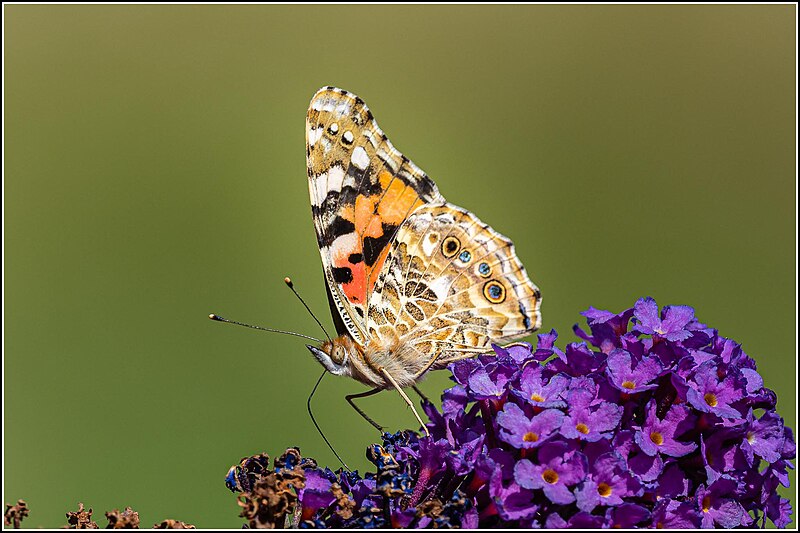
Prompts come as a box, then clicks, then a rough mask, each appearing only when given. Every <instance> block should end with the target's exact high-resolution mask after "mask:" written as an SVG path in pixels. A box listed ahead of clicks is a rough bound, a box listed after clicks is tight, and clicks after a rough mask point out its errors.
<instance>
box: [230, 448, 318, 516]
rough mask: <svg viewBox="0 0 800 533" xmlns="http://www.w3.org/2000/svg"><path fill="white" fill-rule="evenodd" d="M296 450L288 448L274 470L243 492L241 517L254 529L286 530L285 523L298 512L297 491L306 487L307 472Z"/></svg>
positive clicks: (240, 500) (277, 460)
mask: <svg viewBox="0 0 800 533" xmlns="http://www.w3.org/2000/svg"><path fill="white" fill-rule="evenodd" d="M301 461H302V458H301V456H300V451H299V450H298V449H297V448H289V449H287V450H286V453H284V454H283V455H282V456H280V457H279V458H278V459H276V460H275V470H274V471H271V470H270V471H266V472H265V473H263V474H262V475H260V476H259V477H258V479H256V480H255V484H254V485H253V488H252V490H251V491H246V492H242V493H241V494H240V495H239V498H238V503H239V506H240V507H241V508H242V511H241V513H240V515H239V516H241V517H243V518H245V519H247V521H248V523H249V526H250V527H251V528H261V529H274V528H283V527H285V526H286V519H287V517H288V516H290V515H292V514H293V513H294V511H295V505H296V504H297V491H298V490H300V489H302V488H303V487H304V486H305V472H304V471H303V468H302V467H301V466H300V463H301Z"/></svg>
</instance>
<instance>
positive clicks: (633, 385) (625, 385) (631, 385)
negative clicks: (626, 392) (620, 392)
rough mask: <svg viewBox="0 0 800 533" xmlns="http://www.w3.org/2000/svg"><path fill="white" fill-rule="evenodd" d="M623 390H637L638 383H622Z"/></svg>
mask: <svg viewBox="0 0 800 533" xmlns="http://www.w3.org/2000/svg"><path fill="white" fill-rule="evenodd" d="M622 388H623V389H635V388H636V383H634V382H633V381H630V380H629V381H623V382H622Z"/></svg>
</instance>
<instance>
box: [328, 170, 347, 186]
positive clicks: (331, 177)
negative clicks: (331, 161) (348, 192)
mask: <svg viewBox="0 0 800 533" xmlns="http://www.w3.org/2000/svg"><path fill="white" fill-rule="evenodd" d="M343 183H344V169H343V168H342V167H340V166H335V167H331V169H330V170H329V171H328V191H341V190H342V184H343Z"/></svg>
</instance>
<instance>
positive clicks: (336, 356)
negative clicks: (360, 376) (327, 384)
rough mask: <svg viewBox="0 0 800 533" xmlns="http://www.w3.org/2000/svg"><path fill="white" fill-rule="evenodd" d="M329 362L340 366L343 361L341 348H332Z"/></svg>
mask: <svg viewBox="0 0 800 533" xmlns="http://www.w3.org/2000/svg"><path fill="white" fill-rule="evenodd" d="M331 360H332V361H333V362H334V363H336V364H337V365H341V364H342V362H343V361H344V348H342V347H341V346H336V347H334V349H333V350H332V351H331Z"/></svg>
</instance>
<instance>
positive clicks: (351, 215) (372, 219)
mask: <svg viewBox="0 0 800 533" xmlns="http://www.w3.org/2000/svg"><path fill="white" fill-rule="evenodd" d="M378 181H379V183H380V184H381V187H382V188H383V192H381V193H378V194H373V195H371V196H366V195H363V196H358V197H357V198H356V201H355V204H354V205H350V206H344V207H342V209H341V212H340V214H339V216H341V217H342V218H344V219H346V220H349V221H350V222H352V223H353V225H354V226H355V231H354V235H358V238H357V239H355V241H354V242H349V241H343V242H341V243H339V246H336V245H334V249H333V250H331V259H332V265H333V266H334V267H338V268H349V269H350V271H351V272H352V273H353V279H352V281H349V282H348V283H342V284H340V286H341V287H342V291H344V294H345V296H346V297H347V299H348V300H349V301H350V302H351V303H355V304H363V303H366V299H367V293H368V291H369V292H371V291H372V288H373V287H374V286H375V282H376V281H377V279H378V275H379V274H380V271H381V268H382V267H383V263H384V262H385V261H386V257H387V256H388V255H389V249H390V246H389V245H388V244H387V246H386V247H385V248H384V249H383V250H381V253H380V255H378V258H377V260H376V261H375V263H374V264H373V265H372V267H370V268H367V267H366V265H365V264H364V263H363V262H360V263H357V264H352V263H350V259H349V258H350V255H351V254H360V253H362V252H363V250H362V246H363V239H364V237H372V238H373V239H377V238H380V237H381V236H383V226H382V225H383V224H390V225H393V226H400V225H401V224H402V223H403V222H404V221H405V219H406V217H408V215H409V214H410V213H411V212H412V211H414V209H416V208H417V207H419V206H420V205H422V203H423V202H422V200H420V198H419V195H418V194H417V192H416V191H415V190H414V188H413V187H409V186H407V185H406V184H405V183H403V181H402V180H401V179H394V177H393V176H392V174H391V173H389V172H387V171H386V170H382V171H381V172H380V174H378Z"/></svg>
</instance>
